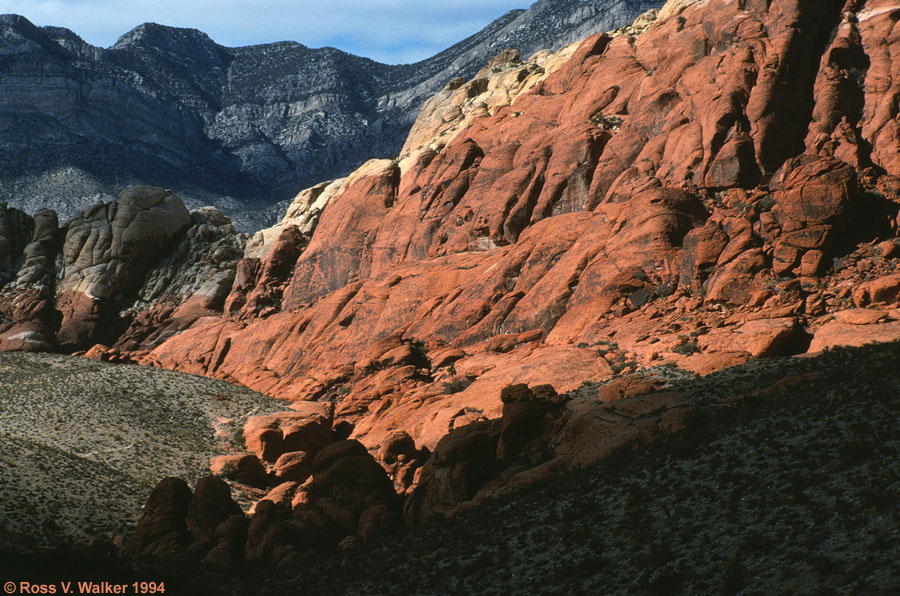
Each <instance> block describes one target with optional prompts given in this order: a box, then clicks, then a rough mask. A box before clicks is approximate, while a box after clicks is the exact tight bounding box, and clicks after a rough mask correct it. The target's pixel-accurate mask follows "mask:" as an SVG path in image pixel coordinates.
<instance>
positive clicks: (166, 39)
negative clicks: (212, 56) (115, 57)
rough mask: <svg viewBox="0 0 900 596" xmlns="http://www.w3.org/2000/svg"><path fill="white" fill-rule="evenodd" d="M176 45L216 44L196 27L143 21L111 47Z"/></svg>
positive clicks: (163, 46)
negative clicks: (172, 25) (189, 27)
mask: <svg viewBox="0 0 900 596" xmlns="http://www.w3.org/2000/svg"><path fill="white" fill-rule="evenodd" d="M172 45H177V46H188V45H203V46H208V45H212V46H217V45H218V44H216V42H214V41H213V40H212V38H210V37H209V35H207V34H206V33H204V32H202V31H200V30H198V29H188V28H182V27H170V26H168V25H160V24H159V23H143V24H141V25H138V26H137V27H135V28H134V29H132V30H131V31H129V32H128V33H126V34H125V35H123V36H121V37H120V38H119V39H118V40H117V41H116V43H115V45H113V46H112V49H116V50H118V49H123V48H127V47H132V46H151V47H158V48H160V49H164V48H166V47H171V46H172Z"/></svg>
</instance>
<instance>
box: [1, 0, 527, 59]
mask: <svg viewBox="0 0 900 596" xmlns="http://www.w3.org/2000/svg"><path fill="white" fill-rule="evenodd" d="M531 1H533V0H418V1H414V0H383V1H380V0H369V1H360V0H305V1H301V0H0V13H17V14H21V15H24V16H25V17H27V18H28V19H29V20H30V21H32V22H33V23H35V24H36V25H56V26H60V27H66V28H69V29H72V30H73V31H75V32H76V33H78V34H79V35H80V36H81V37H82V38H83V39H84V40H85V41H87V42H88V43H91V44H94V45H97V46H101V47H108V46H110V45H112V44H114V43H115V41H116V39H117V38H118V37H119V36H120V35H122V34H123V33H125V32H127V31H129V30H131V29H133V28H134V27H135V26H137V25H139V24H141V23H145V22H148V21H152V22H156V23H161V24H164V25H171V26H175V27H191V28H194V29H200V30H201V31H204V32H206V33H208V34H209V36H210V37H212V38H213V39H214V40H215V41H216V42H218V43H220V44H222V45H225V46H240V45H250V44H258V43H268V42H273V41H284V40H292V41H299V42H300V43H303V44H305V45H307V46H310V47H321V46H326V45H329V46H334V47H337V48H340V49H342V50H344V51H347V52H352V53H354V54H358V55H361V56H367V57H369V58H374V59H376V60H380V61H382V62H388V63H406V62H413V61H416V60H421V59H423V58H427V57H429V56H431V55H433V54H435V53H437V52H439V51H440V50H443V49H444V48H446V47H449V46H450V45H453V44H454V43H456V42H457V41H460V40H461V39H463V38H465V37H467V36H468V35H471V34H472V33H475V32H476V31H478V30H480V29H481V28H483V27H484V26H485V25H487V24H488V23H490V22H491V21H492V20H494V19H496V18H497V17H499V16H500V15H502V14H504V13H505V12H507V11H508V10H512V9H514V8H527V7H528V6H529V4H530V3H531Z"/></svg>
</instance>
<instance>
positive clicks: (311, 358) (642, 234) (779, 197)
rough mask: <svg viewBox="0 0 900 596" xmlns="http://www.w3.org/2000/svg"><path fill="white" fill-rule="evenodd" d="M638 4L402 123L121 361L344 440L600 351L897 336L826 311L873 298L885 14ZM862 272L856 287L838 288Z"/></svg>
mask: <svg viewBox="0 0 900 596" xmlns="http://www.w3.org/2000/svg"><path fill="white" fill-rule="evenodd" d="M662 14H663V15H664V16H665V17H666V18H664V19H661V20H659V21H658V22H656V23H655V24H653V25H652V27H650V29H649V30H648V31H647V32H645V33H643V34H642V35H640V36H638V37H632V36H628V35H622V36H618V37H615V38H611V37H609V36H607V35H599V36H595V37H592V38H590V39H588V40H585V41H584V42H583V43H582V44H580V45H579V46H578V47H577V49H575V50H574V51H572V50H569V51H568V53H565V54H563V56H564V58H565V60H564V62H562V63H561V64H559V63H553V64H552V65H549V66H547V67H546V68H544V67H543V66H535V65H534V64H532V62H533V61H532V62H525V63H520V62H517V61H516V59H515V57H514V56H507V57H506V59H507V62H503V60H502V59H501V60H500V61H498V63H497V64H494V65H492V67H491V68H488V69H486V70H485V71H483V72H482V73H480V74H479V76H478V77H476V79H475V80H473V81H471V82H469V83H466V84H460V83H458V84H456V85H455V87H454V86H452V87H451V88H448V90H447V91H445V92H443V96H442V97H441V98H439V100H440V101H443V102H444V106H445V108H446V110H445V112H444V115H443V116H441V109H442V108H441V104H440V102H438V103H437V105H432V106H431V107H430V108H429V107H426V112H427V114H426V113H425V112H423V118H429V119H430V120H429V121H428V122H425V123H421V122H420V125H421V126H419V127H417V130H418V133H417V134H419V136H420V137H421V136H422V129H423V128H424V129H426V130H428V129H429V126H430V127H431V130H434V131H435V133H437V134H438V136H436V138H435V139H434V140H433V142H431V143H430V144H426V143H424V142H420V143H418V144H417V147H418V148H415V147H411V146H410V144H408V146H407V154H405V155H404V156H403V159H402V160H400V161H399V162H398V161H388V160H382V161H373V162H370V163H369V164H366V166H364V167H363V168H361V169H360V170H359V171H357V172H355V173H354V174H353V175H351V177H350V178H349V179H348V180H346V181H344V182H343V184H342V185H341V186H340V188H339V190H337V192H336V193H335V194H334V195H333V196H331V197H330V200H329V201H328V202H327V206H326V207H325V208H324V210H323V211H322V212H321V214H319V215H318V217H319V220H318V226H317V227H316V228H315V232H314V233H313V234H312V236H311V238H308V240H301V239H300V236H297V235H294V236H292V235H291V233H290V232H288V231H283V232H282V235H281V236H280V238H279V239H278V241H276V242H274V243H273V244H272V250H271V251H270V252H269V253H268V256H266V257H265V258H263V259H262V260H261V261H258V260H252V259H251V260H249V261H246V262H243V263H241V265H240V266H239V268H238V271H239V275H238V278H239V280H238V282H236V285H235V288H234V289H233V292H232V296H231V297H230V298H229V304H232V305H235V307H234V308H232V309H231V310H230V311H229V314H228V315H227V316H222V317H219V318H205V319H201V320H199V321H197V322H196V323H195V324H194V325H193V326H192V327H191V328H189V329H188V330H186V331H184V332H183V333H181V334H179V335H176V336H174V337H172V338H170V339H169V340H167V341H166V342H164V343H163V344H162V345H160V346H159V347H157V348H156V349H154V350H153V351H152V352H150V353H149V354H146V355H144V356H142V357H141V359H142V361H143V362H146V363H153V364H157V365H160V366H164V367H170V368H176V369H179V370H185V371H189V372H196V373H200V374H206V375H214V376H218V377H221V378H226V379H230V380H234V381H237V382H239V383H243V384H246V385H248V386H250V387H253V388H256V389H259V390H262V391H265V392H268V393H271V394H273V395H277V396H280V397H284V398H287V399H290V400H307V399H319V400H322V399H325V400H333V401H335V402H336V415H337V416H338V417H340V418H346V419H349V420H351V421H353V422H355V423H356V424H357V427H356V436H358V437H360V438H361V439H362V440H363V442H365V443H367V444H368V445H369V446H370V447H375V446H377V444H378V442H379V441H380V438H381V437H384V436H386V434H387V433H389V432H390V431H393V430H398V429H404V430H406V431H408V432H410V434H411V435H412V436H413V438H414V439H415V440H416V441H417V443H418V444H420V445H422V444H424V445H426V446H429V447H433V446H434V444H435V443H436V442H437V440H438V439H439V438H440V437H441V436H443V435H444V434H445V433H446V431H447V430H448V428H452V427H453V426H458V425H460V423H461V422H462V421H464V420H471V419H477V418H480V417H482V416H484V417H488V418H490V417H496V416H497V415H499V412H500V408H501V403H500V400H499V398H498V395H499V389H500V388H501V387H502V386H504V385H506V384H508V383H510V382H513V381H518V382H528V383H550V384H552V385H554V386H555V387H556V388H557V389H558V390H561V391H565V390H569V389H573V388H575V387H577V386H579V385H580V384H581V383H582V382H583V381H585V380H599V379H602V378H605V377H607V376H609V375H610V374H611V371H612V370H613V369H616V370H620V369H622V368H623V366H641V365H649V364H653V363H660V362H664V361H675V362H678V363H680V364H682V365H684V366H688V367H693V368H695V369H698V370H710V369H712V368H715V367H720V366H723V365H727V364H730V363H733V362H737V361H741V360H743V359H746V358H749V357H758V356H766V355H775V354H789V353H797V352H802V351H805V350H806V349H807V348H808V347H809V343H810V339H811V337H812V335H813V334H815V335H816V340H815V344H814V345H815V347H816V348H817V349H821V348H822V347H824V346H826V345H829V344H830V343H832V342H831V341H830V340H829V339H828V338H829V337H835V332H837V331H844V332H847V333H849V334H850V335H852V336H853V337H854V338H855V339H853V340H850V341H855V342H859V341H863V340H865V339H866V338H869V337H871V338H893V337H898V336H900V334H898V329H897V326H898V325H900V324H898V323H892V322H887V323H884V321H886V320H888V319H890V320H893V319H895V318H896V315H897V312H896V311H895V310H894V311H892V310H889V309H884V310H883V311H882V314H881V315H879V316H877V317H875V318H874V319H873V320H874V321H881V324H879V323H877V322H876V323H875V324H873V325H869V326H866V327H864V328H859V327H858V326H857V327H856V328H853V327H852V326H850V328H849V331H848V330H847V329H843V328H841V329H840V330H839V329H836V328H835V325H845V326H846V325H850V324H849V323H840V321H836V322H829V321H831V320H832V318H833V317H832V315H831V313H832V312H833V311H838V310H843V309H846V308H847V307H848V306H852V304H850V301H851V300H854V299H856V301H857V304H858V305H867V304H868V303H869V302H884V303H889V304H893V303H895V301H896V294H897V291H896V290H897V286H898V283H897V280H895V279H894V277H891V276H890V274H891V272H892V271H893V269H894V268H895V267H896V264H897V262H896V261H895V260H893V259H892V258H891V257H892V255H893V254H894V253H895V252H896V247H895V244H894V243H893V240H892V239H893V238H894V235H895V231H896V228H897V218H896V216H897V210H898V204H897V202H896V200H897V199H898V195H897V192H898V190H900V178H898V177H900V160H898V158H897V156H898V155H900V145H898V144H900V134H898V131H900V128H898V126H900V124H898V120H897V113H896V112H897V110H896V105H897V97H898V94H900V85H898V83H897V81H898V80H900V73H898V72H897V70H898V69H900V58H898V57H897V56H896V54H897V48H898V47H900V46H898V45H897V44H896V42H895V36H896V33H895V31H896V21H897V18H898V16H900V5H896V3H894V2H889V1H886V0H884V1H882V0H870V1H868V2H859V1H851V2H846V3H844V2H841V1H826V2H819V3H815V5H812V4H811V3H806V2H798V1H796V0H776V1H774V2H756V1H753V0H746V1H743V2H728V1H724V0H711V1H709V2H694V3H691V2H679V3H670V5H669V6H667V7H666V9H664V10H663V11H662ZM895 46H896V47H895ZM542 59H543V60H547V57H546V56H544V57H543V58H542ZM560 60H561V59H558V60H557V62H559V61H560ZM547 71H552V72H551V74H549V75H548V74H547ZM500 79H503V80H505V81H506V82H505V83H504V84H503V85H502V88H503V89H504V91H505V92H506V93H507V95H508V97H507V98H506V99H505V100H503V101H500V100H498V99H497V95H496V91H497V89H498V88H500V87H501V86H500V85H499V83H496V81H498V80H500ZM510 81H515V82H516V83H517V84H518V86H517V87H515V86H513V85H512V83H510ZM510 89H512V92H510V91H509V90H510ZM510 100H511V101H510ZM448 122H449V123H450V126H448V125H447V123H448ZM435 123H436V124H435ZM441 127H443V128H441ZM440 133H443V134H440ZM424 137H427V135H424ZM424 137H423V138H424ZM412 145H416V144H415V143H412ZM288 228H289V227H288ZM876 241H887V242H883V243H882V244H878V245H877V246H876V244H875V243H876ZM835 258H838V259H839V261H838V262H836V261H835V260H834V259H835ZM836 263H837V267H835V264H836ZM848 264H850V265H853V268H852V272H851V271H848V268H847V267H846V265H848ZM842 267H843V270H842V271H837V272H836V269H839V270H840V269H841V268H842ZM886 276H887V277H886ZM870 279H871V280H872V281H870V282H869V283H871V284H874V286H873V287H877V288H884V289H883V290H875V291H881V292H883V294H882V295H881V296H882V297H881V298H879V299H877V300H872V299H871V298H868V297H867V296H868V294H866V295H865V297H864V296H863V294H864V293H865V292H863V293H862V294H860V292H862V290H860V289H859V288H857V293H858V294H859V296H856V298H854V295H853V294H852V291H848V290H852V289H853V288H851V287H850V286H849V285H848V283H852V284H854V285H856V284H858V283H859V282H860V281H863V280H870ZM867 287H868V286H867ZM254 292H255V293H256V294H257V295H259V294H265V295H266V296H268V298H267V300H268V302H266V306H268V308H267V309H265V310H263V309H261V308H259V307H254V306H253V305H254V304H255V303H254V302H253V300H252V299H248V296H250V295H252V294H253V293H254ZM247 305H250V308H248V306H247ZM820 333H821V334H823V335H821V336H820V335H819V334H820ZM835 341H836V342H844V343H846V341H847V340H846V338H845V339H844V340H841V339H836V340H835ZM688 343H689V344H691V346H690V347H689V348H688V349H678V348H679V347H682V348H683V346H685V345H686V344H688ZM598 346H599V347H600V348H603V347H604V346H605V347H607V349H606V350H604V349H600V350H598ZM609 346H615V347H614V349H612V350H610V349H609ZM695 346H696V347H695ZM695 349H696V350H697V351H699V353H697V354H694V355H690V352H691V351H694V350H695ZM673 350H674V351H673ZM453 383H456V384H455V385H454V384H453ZM467 383H468V385H467V386H466V384H467ZM445 386H446V387H450V388H451V389H447V388H445ZM456 389H462V390H461V391H459V392H456V393H451V392H450V391H453V390H456Z"/></svg>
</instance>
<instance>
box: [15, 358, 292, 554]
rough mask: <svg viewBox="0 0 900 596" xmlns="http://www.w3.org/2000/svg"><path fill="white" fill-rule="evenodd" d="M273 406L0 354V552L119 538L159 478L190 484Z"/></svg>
mask: <svg viewBox="0 0 900 596" xmlns="http://www.w3.org/2000/svg"><path fill="white" fill-rule="evenodd" d="M281 409H283V403H281V402H279V401H278V400H274V399H271V398H267V397H265V396H263V395H260V394H258V393H255V392H253V391H250V390H248V389H245V388H242V387H237V386H234V385H229V384H228V383H224V382H222V381H215V380H212V379H206V378H203V377H196V376H193V375H185V374H181V373H174V372H171V371H165V370H160V369H156V368H151V367H141V366H129V365H110V364H104V363H101V362H96V361H93V360H86V359H84V358H76V357H71V356H58V355H50V354H0V437H2V438H0V443H2V445H3V447H2V450H0V476H2V478H3V481H2V482H0V529H2V532H0V547H2V546H3V545H6V546H10V545H15V546H16V547H17V548H21V549H24V550H28V549H30V548H40V547H43V546H45V545H46V544H47V542H48V541H50V540H52V541H59V540H67V541H71V542H73V543H79V542H81V541H83V540H87V539H93V538H96V537H98V536H101V535H104V534H112V533H117V532H121V531H123V530H124V528H125V527H126V526H127V524H128V523H129V522H130V521H131V520H133V519H134V518H135V516H137V515H139V513H140V507H141V505H142V504H143V503H144V500H145V499H146V498H147V495H149V493H150V491H151V490H152V489H153V487H154V486H155V484H156V483H157V482H158V481H159V480H160V479H162V478H163V477H165V476H180V477H182V478H185V479H187V480H188V481H189V482H191V483H193V482H195V481H196V480H197V479H198V478H199V477H200V476H202V475H204V474H206V473H208V470H209V458H210V457H211V456H214V455H218V454H221V453H226V452H230V451H235V450H242V449H243V445H244V437H243V425H244V422H245V421H246V419H247V417H248V416H250V415H253V414H262V413H269V412H275V411H279V410H281Z"/></svg>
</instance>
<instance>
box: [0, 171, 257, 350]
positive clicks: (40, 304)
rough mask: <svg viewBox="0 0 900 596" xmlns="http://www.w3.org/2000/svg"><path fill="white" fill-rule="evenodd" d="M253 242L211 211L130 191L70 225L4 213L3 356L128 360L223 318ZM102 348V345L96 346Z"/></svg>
mask: <svg viewBox="0 0 900 596" xmlns="http://www.w3.org/2000/svg"><path fill="white" fill-rule="evenodd" d="M244 244H245V237H244V236H243V235H242V234H239V233H237V231H236V230H235V228H234V226H233V225H232V224H231V222H230V220H229V219H228V218H227V217H225V216H224V215H223V214H222V213H221V212H220V211H218V210H217V209H215V208H212V207H205V208H202V209H198V210H195V211H193V212H188V210H187V209H186V208H185V206H184V203H182V201H181V199H179V198H178V197H177V196H175V195H174V194H172V192H171V191H168V190H163V189H159V188H152V187H130V188H128V189H126V190H124V191H122V193H121V194H120V196H119V198H118V200H116V201H113V202H110V203H97V204H96V205H94V206H93V207H91V208H90V209H88V210H86V211H83V212H80V213H78V214H77V215H76V216H75V217H73V218H72V219H71V220H69V221H68V222H66V223H65V224H64V225H63V226H60V225H59V220H58V216H57V214H56V213H55V212H53V211H50V210H42V211H39V212H37V213H36V214H35V215H34V217H28V216H26V215H25V214H23V213H21V212H19V211H17V210H14V209H8V208H4V210H3V211H0V255H2V266H0V270H2V272H3V273H2V277H0V282H2V283H0V350H28V351H51V350H54V349H57V348H59V347H60V346H61V347H62V348H63V349H64V350H67V351H73V350H84V349H88V348H90V349H91V350H90V352H89V353H88V354H89V355H90V356H92V357H97V358H101V359H104V360H109V361H128V359H129V356H128V354H129V353H131V352H134V351H146V350H149V349H152V347H154V346H156V345H158V344H160V343H162V342H163V341H164V340H165V339H167V338H168V337H170V336H172V335H174V334H176V333H178V332H180V331H182V330H184V329H185V328H187V327H188V326H190V325H191V324H192V323H193V322H194V321H196V320H197V319H199V318H201V317H205V316H211V315H218V314H219V313H221V312H222V310H223V307H224V304H225V299H226V298H227V297H228V295H229V294H230V293H231V290H232V286H233V285H234V279H235V270H236V264H237V262H238V261H239V260H240V258H241V257H242V255H243V251H244ZM96 344H101V345H96Z"/></svg>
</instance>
